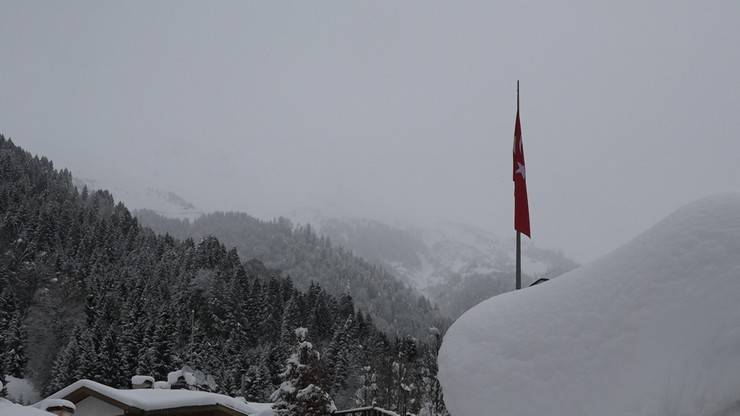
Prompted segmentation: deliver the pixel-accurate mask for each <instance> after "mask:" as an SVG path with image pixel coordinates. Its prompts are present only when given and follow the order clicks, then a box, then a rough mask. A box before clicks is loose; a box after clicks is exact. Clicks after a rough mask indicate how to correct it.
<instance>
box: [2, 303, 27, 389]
mask: <svg viewBox="0 0 740 416" xmlns="http://www.w3.org/2000/svg"><path fill="white" fill-rule="evenodd" d="M0 337H1V338H3V341H2V344H4V345H3V347H4V350H3V357H2V359H3V361H4V363H3V364H2V365H0V367H5V370H4V371H5V374H10V375H11V376H13V377H18V378H23V375H24V371H25V368H26V363H27V362H28V359H27V358H26V327H25V325H23V320H22V318H21V314H20V311H16V312H15V313H13V314H12V315H11V317H10V321H9V322H8V324H7V327H6V328H5V331H4V332H3V333H0Z"/></svg>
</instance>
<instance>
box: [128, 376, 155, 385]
mask: <svg viewBox="0 0 740 416" xmlns="http://www.w3.org/2000/svg"><path fill="white" fill-rule="evenodd" d="M147 381H148V382H150V383H152V384H154V377H152V376H142V375H137V376H133V377H131V384H137V385H141V384H144V383H146V382H147Z"/></svg>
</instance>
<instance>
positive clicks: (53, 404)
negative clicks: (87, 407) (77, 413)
mask: <svg viewBox="0 0 740 416" xmlns="http://www.w3.org/2000/svg"><path fill="white" fill-rule="evenodd" d="M33 407H35V408H37V409H41V410H49V409H52V408H67V409H71V410H75V409H76V407H75V404H74V403H72V402H70V401H69V400H64V399H50V398H49V399H44V400H41V401H40V402H38V403H36V404H34V405H33Z"/></svg>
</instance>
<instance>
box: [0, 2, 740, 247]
mask: <svg viewBox="0 0 740 416" xmlns="http://www.w3.org/2000/svg"><path fill="white" fill-rule="evenodd" d="M738 18H740V3H738V2H737V1H713V2H698V1H613V2H599V1H586V0H583V1H568V2H550V1H521V2H511V1H509V2H503V1H480V2H450V1H440V2H429V1H404V2H392V1H384V2H377V1H367V2H360V1H352V2H349V1H320V2H308V1H298V2H287V1H280V2H267V1H264V2H231V3H229V2H208V3H207V2H199V3H196V2H180V1H177V2H175V1H171V2H164V1H161V2H126V3H124V2H111V1H105V2H98V1H91V2H35V1H33V2H24V1H16V2H10V1H2V2H0V53H1V55H0V132H2V133H3V134H5V135H6V136H10V137H11V138H12V139H13V140H14V141H15V142H16V143H17V144H19V145H21V146H23V147H25V148H26V149H27V150H29V151H31V152H33V153H38V154H43V155H45V156H47V157H49V158H51V159H52V160H54V161H55V164H56V166H57V167H60V168H61V167H67V168H69V169H71V170H72V171H73V173H74V174H75V175H77V176H79V177H84V178H92V179H95V180H97V181H99V182H101V183H122V184H124V185H126V186H133V187H138V186H145V185H146V186H153V187H156V188H161V189H166V190H171V191H173V192H176V193H177V194H179V195H181V196H183V197H184V198H185V199H187V200H189V201H191V202H193V203H194V204H195V205H197V206H199V207H201V208H203V209H205V210H217V209H218V210H241V211H247V212H249V213H251V214H253V215H257V216H260V217H262V218H271V217H274V216H277V215H280V214H285V213H288V212H291V211H293V210H296V209H304V208H308V207H311V208H318V209H320V210H322V211H325V212H327V213H328V214H329V215H346V216H363V217H372V218H378V219H381V220H384V221H389V222H401V223H425V222H431V221H437V220H453V221H461V222H466V223H471V224H476V225H479V226H481V227H485V228H488V229H491V230H496V231H497V232H499V233H503V235H507V234H506V233H511V234H512V235H513V230H512V218H511V216H512V182H511V163H512V162H511V146H512V140H513V125H514V113H515V106H516V96H515V85H516V80H517V79H519V80H521V94H522V95H521V106H522V107H521V114H522V122H523V132H524V147H525V154H526V158H527V180H528V186H529V199H530V212H531V218H532V233H533V234H532V236H533V241H534V242H535V243H536V244H538V245H541V246H545V247H553V248H560V249H562V250H563V251H564V252H565V253H566V254H568V255H570V256H572V257H574V258H576V259H577V260H580V261H588V260H591V259H593V258H595V257H598V256H600V255H602V254H604V253H606V252H608V251H609V250H611V249H613V248H615V247H617V246H618V245H620V244H622V243H624V242H626V241H628V240H629V239H631V238H632V237H634V236H635V235H636V234H637V233H639V232H640V231H642V230H644V229H645V228H647V227H649V226H650V225H652V224H654V223H655V222H656V221H658V220H660V219H661V218H662V217H664V216H665V215H666V214H668V213H670V212H671V211H673V210H674V209H676V208H678V207H679V206H681V205H682V204H684V203H686V202H689V201H691V200H693V199H696V198H698V197H701V196H705V195H709V194H714V193H717V192H727V191H737V190H738V188H740V144H739V142H740V141H739V140H738V139H740V115H739V114H738V113H739V111H740V80H739V79H740V78H738V76H737V74H739V73H740V47H738V41H740V24H738Z"/></svg>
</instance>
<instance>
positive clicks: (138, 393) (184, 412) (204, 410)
mask: <svg viewBox="0 0 740 416" xmlns="http://www.w3.org/2000/svg"><path fill="white" fill-rule="evenodd" d="M49 398H52V399H65V400H69V401H70V402H72V403H74V404H75V407H76V410H75V413H74V416H129V415H132V416H272V414H273V413H272V405H271V404H270V403H247V402H245V401H243V400H241V399H236V398H233V397H229V396H225V395H222V394H216V393H210V392H205V391H193V390H184V389H180V390H170V389H145V388H140V389H131V390H128V389H116V388H113V387H109V386H106V385H104V384H100V383H96V382H94V381H91V380H79V381H77V382H75V383H73V384H71V385H69V386H67V387H65V388H63V389H62V390H60V391H58V392H56V393H54V394H52V395H51V396H49Z"/></svg>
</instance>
